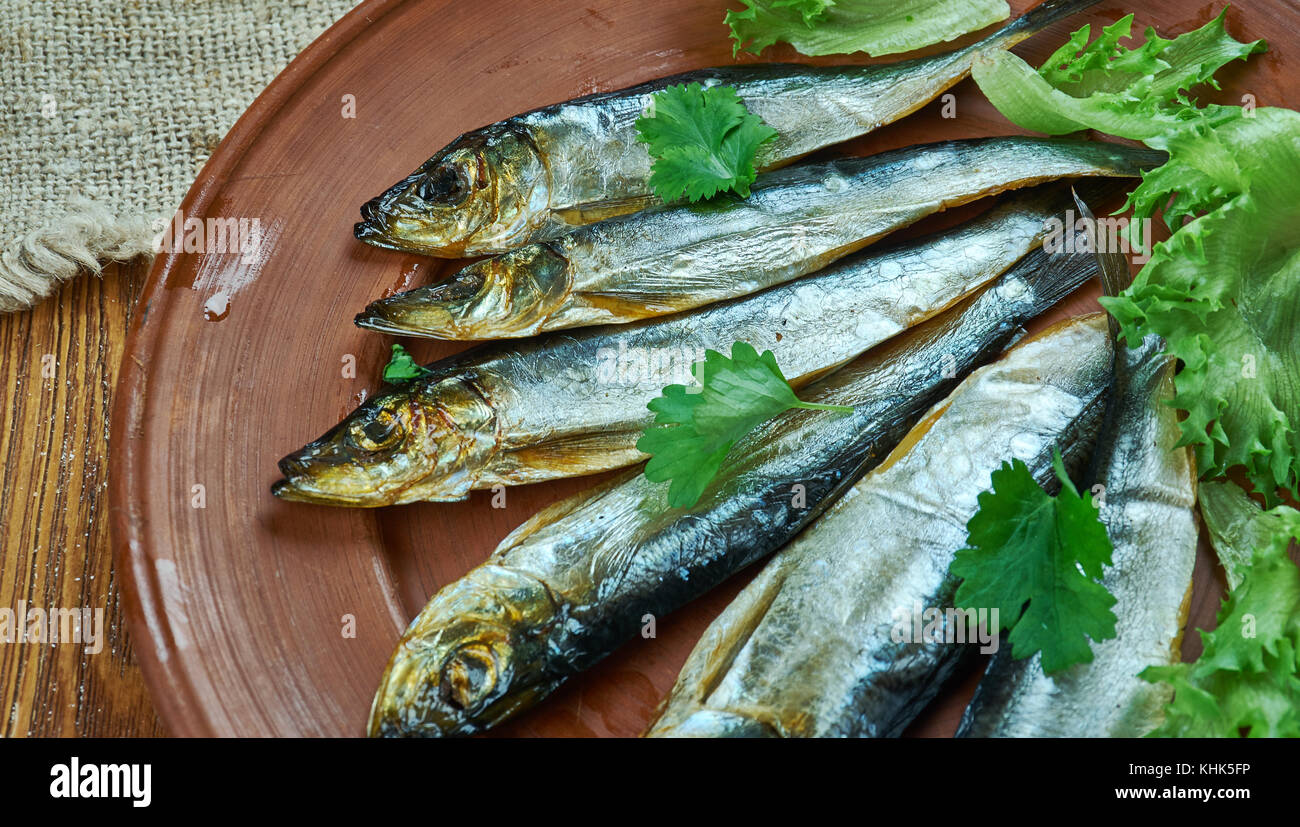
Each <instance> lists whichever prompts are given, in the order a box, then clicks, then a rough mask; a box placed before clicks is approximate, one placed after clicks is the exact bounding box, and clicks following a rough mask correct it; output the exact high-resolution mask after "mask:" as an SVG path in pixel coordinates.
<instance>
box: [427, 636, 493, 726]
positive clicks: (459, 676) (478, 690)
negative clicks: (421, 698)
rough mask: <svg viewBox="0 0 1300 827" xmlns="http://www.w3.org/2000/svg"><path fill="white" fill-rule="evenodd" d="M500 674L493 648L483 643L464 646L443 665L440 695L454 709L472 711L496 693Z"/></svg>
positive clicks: (439, 686)
mask: <svg viewBox="0 0 1300 827" xmlns="http://www.w3.org/2000/svg"><path fill="white" fill-rule="evenodd" d="M496 671H497V664H496V658H495V657H494V656H493V654H492V650H491V648H489V647H487V646H484V645H483V644H470V645H468V646H462V647H460V648H459V649H457V650H456V651H455V652H454V653H453V654H452V656H451V657H450V658H448V659H447V661H446V662H445V663H444V664H443V665H442V672H441V674H440V675H439V676H438V677H439V680H438V692H439V696H440V697H441V699H442V701H443V703H445V704H447V705H448V706H451V707H452V708H454V709H458V710H465V709H469V708H470V707H472V706H474V705H475V704H477V703H478V702H479V701H481V700H482V699H483V698H485V697H486V696H487V695H488V694H489V693H490V692H491V691H492V689H493V687H494V686H495V684H496Z"/></svg>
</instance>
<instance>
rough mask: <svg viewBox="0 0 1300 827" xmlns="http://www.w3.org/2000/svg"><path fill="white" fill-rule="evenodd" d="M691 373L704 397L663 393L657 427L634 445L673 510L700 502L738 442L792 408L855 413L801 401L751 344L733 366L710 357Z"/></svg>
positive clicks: (672, 389)
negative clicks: (664, 484) (646, 456)
mask: <svg viewBox="0 0 1300 827" xmlns="http://www.w3.org/2000/svg"><path fill="white" fill-rule="evenodd" d="M691 373H692V374H694V376H695V378H696V379H697V380H698V381H699V383H700V388H699V389H698V391H696V389H688V388H687V387H686V386H685V385H669V386H668V387H666V388H664V390H663V393H662V395H661V396H658V397H655V398H654V399H652V400H650V404H649V405H648V406H647V407H649V408H650V410H652V411H654V412H655V419H654V422H653V424H651V426H650V427H649V428H647V429H646V431H645V433H644V434H642V435H641V438H640V439H639V440H637V443H636V447H637V450H639V451H643V452H644V453H647V454H650V455H651V456H650V461H649V462H647V463H646V467H645V476H646V479H648V480H650V481H651V482H664V481H666V480H671V481H672V482H671V484H670V485H669V487H668V504H669V506H671V507H673V508H689V507H691V506H693V505H695V503H697V502H699V499H700V497H701V496H702V495H703V494H704V490H705V488H707V487H708V485H709V483H710V482H711V481H712V480H713V478H714V477H715V476H717V473H718V469H719V468H721V467H722V461H723V460H724V459H726V457H727V453H728V452H729V451H730V450H731V447H732V446H733V445H735V444H736V441H737V440H738V439H740V438H741V437H743V436H744V435H745V434H747V433H749V432H750V431H752V430H753V429H754V428H756V427H758V426H759V425H760V424H762V423H763V422H765V421H767V420H769V419H771V418H772V417H774V416H776V415H777V414H780V413H784V412H785V411H788V410H790V409H792V408H806V409H810V410H826V411H843V412H846V413H847V412H851V411H852V410H853V409H852V408H846V407H843V406H841V405H822V404H818V403H814V402H804V401H802V400H801V399H799V398H798V397H797V396H795V393H794V391H793V390H792V389H791V388H790V383H789V382H787V381H786V380H785V376H784V375H782V373H781V369H780V368H779V367H778V366H777V364H776V357H775V356H773V355H772V351H770V350H765V351H763V354H762V355H761V356H760V355H759V354H758V351H756V350H755V349H754V347H753V346H752V345H750V344H747V343H745V342H736V343H735V344H733V345H732V346H731V357H730V358H728V357H726V356H724V355H723V354H721V353H718V352H717V351H716V350H709V351H705V354H704V361H703V362H696V363H695V364H694V365H692V366H691ZM693 391H694V392H693Z"/></svg>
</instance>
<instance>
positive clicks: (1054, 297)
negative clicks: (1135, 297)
mask: <svg viewBox="0 0 1300 827" xmlns="http://www.w3.org/2000/svg"><path fill="white" fill-rule="evenodd" d="M1017 270H1019V271H1020V272H1022V273H1024V280H1025V283H1026V284H1027V285H1028V286H1029V289H1030V290H1031V291H1032V295H1030V296H1028V297H1026V298H1025V299H1024V300H1025V301H1026V302H1028V303H1029V305H1030V308H1029V313H1028V314H1027V316H1026V318H1032V317H1033V316H1036V315H1038V314H1039V313H1042V312H1045V311H1046V310H1048V309H1050V308H1052V307H1053V306H1055V305H1056V304H1057V303H1058V302H1060V301H1061V300H1062V299H1064V298H1065V297H1066V296H1068V295H1070V294H1071V293H1073V292H1074V291H1075V290H1077V289H1079V288H1080V287H1082V286H1083V285H1084V284H1086V283H1087V282H1088V281H1089V280H1090V279H1094V278H1096V277H1097V270H1098V266H1097V259H1096V258H1094V257H1093V256H1092V255H1089V254H1087V253H1067V252H1064V251H1063V250H1062V251H1058V252H1053V253H1049V252H1047V250H1045V249H1044V248H1043V247H1041V246H1040V247H1037V248H1035V249H1034V250H1033V251H1032V252H1031V253H1029V255H1027V256H1025V258H1024V259H1023V260H1022V264H1021V265H1020V266H1018V267H1017Z"/></svg>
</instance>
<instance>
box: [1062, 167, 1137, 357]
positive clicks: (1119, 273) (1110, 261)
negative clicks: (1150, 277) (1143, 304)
mask: <svg viewBox="0 0 1300 827" xmlns="http://www.w3.org/2000/svg"><path fill="white" fill-rule="evenodd" d="M1071 192H1073V193H1074V204H1075V206H1076V207H1078V208H1079V215H1081V216H1083V218H1084V223H1085V225H1086V226H1087V230H1086V232H1087V234H1088V244H1089V246H1090V248H1091V249H1092V251H1093V255H1094V256H1095V257H1096V259H1097V266H1098V267H1099V268H1100V270H1101V289H1102V292H1103V293H1104V294H1105V295H1107V296H1117V295H1119V294H1120V293H1121V292H1123V290H1124V288H1126V287H1128V285H1129V282H1130V281H1132V276H1131V275H1130V273H1129V269H1128V259H1126V258H1124V254H1123V253H1121V252H1120V251H1119V250H1109V249H1105V248H1106V247H1107V246H1108V245H1107V244H1106V243H1105V239H1104V238H1102V237H1100V234H1099V233H1098V232H1097V217H1096V216H1095V215H1093V214H1092V210H1090V209H1089V208H1088V205H1087V203H1086V202H1084V200H1083V199H1082V198H1080V197H1079V193H1078V192H1074V191H1073V190H1071ZM1099 242H1100V243H1099ZM1106 324H1107V326H1108V327H1109V329H1110V335H1111V339H1113V340H1116V341H1118V339H1119V333H1120V330H1119V322H1118V321H1117V320H1116V319H1115V317H1114V316H1113V315H1111V314H1109V313H1107V314H1106Z"/></svg>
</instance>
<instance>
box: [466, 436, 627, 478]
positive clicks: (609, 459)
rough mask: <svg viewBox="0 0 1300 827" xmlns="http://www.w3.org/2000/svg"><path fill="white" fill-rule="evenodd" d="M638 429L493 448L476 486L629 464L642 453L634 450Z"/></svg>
mask: <svg viewBox="0 0 1300 827" xmlns="http://www.w3.org/2000/svg"><path fill="white" fill-rule="evenodd" d="M640 436H641V429H636V430H631V431H627V430H612V429H611V430H607V431H597V432H593V433H577V434H567V435H564V436H561V437H558V438H556V439H550V440H547V441H545V442H540V443H528V444H524V445H520V446H519V447H518V448H510V447H506V448H504V449H503V450H500V451H497V452H496V454H495V455H494V456H493V457H492V460H491V462H490V464H489V465H488V466H487V467H486V468H484V469H483V472H482V473H481V474H480V476H479V484H478V487H480V488H484V487H490V486H492V485H524V484H527V483H533V482H544V481H547V480H553V479H556V478H557V477H577V476H583V475H586V474H597V473H600V472H601V471H610V470H613V469H616V468H622V467H625V466H628V465H633V464H635V463H638V462H642V461H644V460H645V458H646V455H645V454H643V453H641V452H640V451H638V450H637V449H636V442H637V439H638V438H639V437H640Z"/></svg>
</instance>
